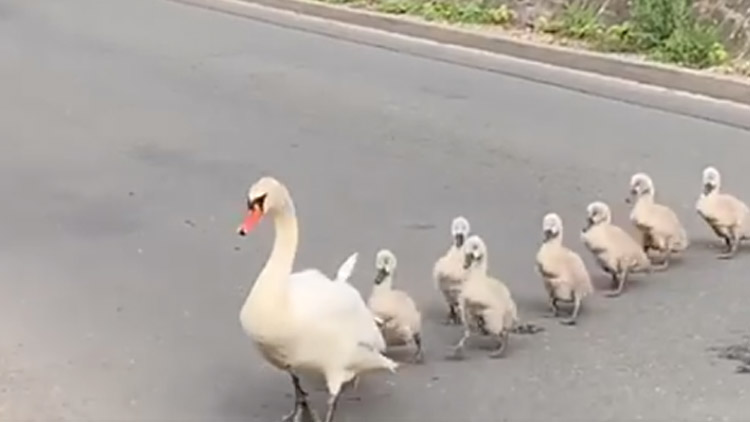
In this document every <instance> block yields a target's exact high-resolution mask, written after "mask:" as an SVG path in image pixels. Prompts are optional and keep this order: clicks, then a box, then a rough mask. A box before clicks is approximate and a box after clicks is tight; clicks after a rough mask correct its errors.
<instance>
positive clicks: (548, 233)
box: [542, 229, 557, 242]
mask: <svg viewBox="0 0 750 422" xmlns="http://www.w3.org/2000/svg"><path fill="white" fill-rule="evenodd" d="M556 235H557V232H556V231H555V230H554V229H544V230H542V236H543V237H544V241H545V242H546V241H548V240H550V239H552V238H554V237H555V236H556Z"/></svg>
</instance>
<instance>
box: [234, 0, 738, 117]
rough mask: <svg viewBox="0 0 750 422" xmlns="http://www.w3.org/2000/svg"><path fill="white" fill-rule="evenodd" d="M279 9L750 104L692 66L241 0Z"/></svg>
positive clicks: (289, 3)
mask: <svg viewBox="0 0 750 422" xmlns="http://www.w3.org/2000/svg"><path fill="white" fill-rule="evenodd" d="M242 1H243V2H247V3H255V4H259V5H262V6H267V7H271V8H275V9H281V10H287V11H291V12H296V13H300V14H304V15H311V16H316V17H319V18H325V19H330V20H335V21H339V22H343V23H347V24H352V25H358V26H364V27H370V28H375V29H379V30H383V31H388V32H393V33H397V34H402V35H408V36H412V37H419V38H424V39H428V40H432V41H437V42H440V43H444V44H453V45H458V46H462V47H468V48H473V49H477V50H484V51H488V52H492V53H497V54H502V55H506V56H511V57H517V58H520V59H526V60H531V61H535V62H541V63H545V64H549V65H554V66H559V67H565V68H570V69H575V70H580V71H585V72H591V73H597V74H600V75H605V76H611V77H616V78H621V79H627V80H631V81H636V82H640V83H644V84H649V85H655V86H659V87H662V88H668V89H673V90H678V91H685V92H690V93H693V94H700V95H705V96H708V97H713V98H716V99H722V100H729V101H733V102H737V103H741V104H746V105H750V82H744V81H740V80H738V79H736V78H732V77H728V76H723V75H712V74H706V73H703V72H698V71H694V70H691V69H683V68H678V67H675V66H667V65H663V64H660V63H647V62H640V61H636V60H630V59H625V58H621V57H613V56H611V55H606V54H601V53H596V52H590V51H583V50H577V49H572V48H567V47H561V46H556V45H546V44H540V43H532V42H529V41H524V40H518V39H515V38H511V37H508V36H501V35H494V34H493V35H489V34H484V33H481V32H478V31H471V30H466V29H459V28H451V27H446V26H443V25H437V24H432V23H427V22H420V21H416V20H412V19H405V18H403V17H401V16H395V15H388V14H384V13H378V12H372V11H367V10H359V9H353V8H350V7H346V6H338V5H330V4H326V3H321V2H316V1H314V0H313V1H306V0H242Z"/></svg>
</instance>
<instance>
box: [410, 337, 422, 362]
mask: <svg viewBox="0 0 750 422" xmlns="http://www.w3.org/2000/svg"><path fill="white" fill-rule="evenodd" d="M411 338H412V341H413V342H414V346H415V347H416V349H417V350H416V352H414V356H413V357H412V361H413V362H415V363H422V362H424V351H423V350H422V335H421V334H420V333H416V334H414V335H413V336H412V337H411Z"/></svg>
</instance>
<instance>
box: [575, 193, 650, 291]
mask: <svg viewBox="0 0 750 422" xmlns="http://www.w3.org/2000/svg"><path fill="white" fill-rule="evenodd" d="M586 212H587V215H588V217H587V219H586V226H585V227H584V228H583V230H582V232H581V241H582V242H583V244H584V245H585V246H586V248H587V249H588V250H589V251H590V252H591V253H592V254H593V255H594V258H595V259H596V262H597V263H598V264H599V266H600V267H601V268H602V269H603V270H604V271H605V272H607V273H608V274H610V275H611V276H612V282H613V284H614V290H613V291H612V292H609V293H607V294H606V296H608V297H616V296H619V295H620V294H621V293H622V291H623V288H624V287H625V282H626V281H627V279H628V275H629V274H632V273H641V272H651V271H653V270H655V269H659V268H661V267H659V268H655V267H654V266H653V264H652V263H651V261H650V260H649V258H648V256H647V255H646V252H645V251H644V250H643V248H642V247H641V245H639V244H638V242H636V240H635V239H633V237H632V236H630V235H629V234H628V233H627V232H626V231H625V230H623V229H622V228H621V227H619V226H617V225H615V224H613V223H612V212H611V211H610V208H609V206H608V205H607V204H605V203H604V202H600V201H596V202H592V203H590V204H589V205H588V207H587V208H586Z"/></svg>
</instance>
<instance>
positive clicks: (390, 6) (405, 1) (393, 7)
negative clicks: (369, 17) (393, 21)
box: [375, 0, 421, 15]
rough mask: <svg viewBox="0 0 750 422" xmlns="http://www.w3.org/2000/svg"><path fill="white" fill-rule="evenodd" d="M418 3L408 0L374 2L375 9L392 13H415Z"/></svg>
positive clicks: (417, 9)
mask: <svg viewBox="0 0 750 422" xmlns="http://www.w3.org/2000/svg"><path fill="white" fill-rule="evenodd" d="M420 6H421V4H420V3H417V2H414V1H409V0H384V1H380V2H376V3H375V10H377V11H378V12H383V13H391V14H394V15H404V14H410V15H413V14H417V12H418V11H419V7H420Z"/></svg>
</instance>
